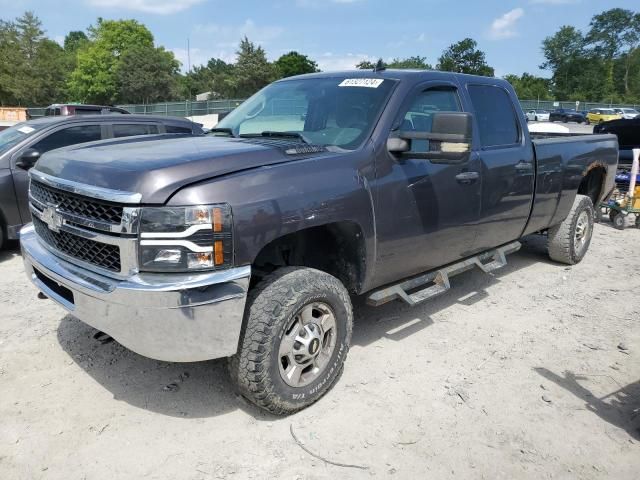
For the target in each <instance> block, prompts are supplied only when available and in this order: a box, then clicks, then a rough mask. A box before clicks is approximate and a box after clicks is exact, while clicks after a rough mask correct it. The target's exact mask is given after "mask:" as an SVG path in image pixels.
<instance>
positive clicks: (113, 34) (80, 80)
mask: <svg viewBox="0 0 640 480" xmlns="http://www.w3.org/2000/svg"><path fill="white" fill-rule="evenodd" d="M89 38H90V40H91V42H90V43H89V45H88V46H87V47H86V48H82V49H81V50H80V51H78V58H77V66H76V68H75V70H74V71H73V72H72V73H71V77H70V79H69V85H68V87H69V93H70V94H71V96H72V97H73V99H74V100H76V101H81V102H86V103H101V104H111V103H113V102H115V101H116V100H117V99H118V96H119V95H118V71H119V70H120V68H119V65H120V62H121V58H122V56H123V55H124V54H125V53H126V52H127V50H130V49H133V48H144V47H146V48H153V35H152V34H151V32H150V31H149V30H148V29H147V27H145V26H144V25H142V24H140V23H138V22H137V21H136V20H103V19H101V18H99V19H98V23H97V25H95V26H91V27H89Z"/></svg>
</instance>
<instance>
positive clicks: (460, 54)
mask: <svg viewBox="0 0 640 480" xmlns="http://www.w3.org/2000/svg"><path fill="white" fill-rule="evenodd" d="M477 47H478V43H477V42H476V41H475V40H473V39H472V38H465V39H464V40H461V41H459V42H457V43H454V44H453V45H451V46H449V48H447V49H446V50H445V51H444V52H443V53H442V56H441V57H440V58H439V59H438V65H437V66H436V68H437V69H438V70H443V71H446V72H456V73H468V74H471V75H483V76H486V77H493V75H494V70H493V68H492V67H490V66H489V65H488V64H487V61H486V56H485V53H484V52H483V51H482V50H478V48H477Z"/></svg>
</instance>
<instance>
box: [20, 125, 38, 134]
mask: <svg viewBox="0 0 640 480" xmlns="http://www.w3.org/2000/svg"><path fill="white" fill-rule="evenodd" d="M34 130H35V128H33V127H29V126H27V125H25V126H24V127H20V128H19V129H18V131H19V132H22V133H31V132H33V131H34Z"/></svg>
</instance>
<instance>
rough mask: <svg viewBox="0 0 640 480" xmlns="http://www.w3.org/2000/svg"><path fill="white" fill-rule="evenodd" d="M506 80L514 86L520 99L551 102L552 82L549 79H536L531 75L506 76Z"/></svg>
mask: <svg viewBox="0 0 640 480" xmlns="http://www.w3.org/2000/svg"><path fill="white" fill-rule="evenodd" d="M504 79H505V80H506V81H507V82H509V83H510V84H511V85H513V88H514V89H515V91H516V94H517V95H518V98H521V99H528V100H535V99H538V100H551V99H552V98H553V97H552V96H551V81H550V80H549V79H547V78H542V77H536V76H535V75H531V74H529V73H523V74H522V76H518V75H506V76H505V77H504Z"/></svg>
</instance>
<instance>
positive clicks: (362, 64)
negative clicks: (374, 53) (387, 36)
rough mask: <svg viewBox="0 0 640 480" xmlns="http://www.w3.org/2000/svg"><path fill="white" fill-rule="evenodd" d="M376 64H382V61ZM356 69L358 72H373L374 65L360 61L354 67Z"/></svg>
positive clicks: (366, 61)
mask: <svg viewBox="0 0 640 480" xmlns="http://www.w3.org/2000/svg"><path fill="white" fill-rule="evenodd" d="M378 62H382V59H380V60H378ZM383 63H384V62H383ZM356 68H357V69H358V70H373V69H374V68H376V64H375V63H373V62H370V61H369V60H362V61H361V62H360V63H358V64H357V65H356Z"/></svg>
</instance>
